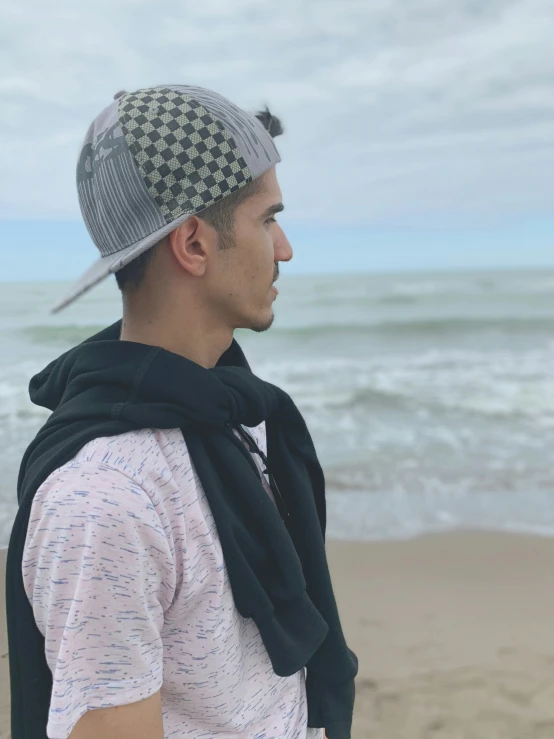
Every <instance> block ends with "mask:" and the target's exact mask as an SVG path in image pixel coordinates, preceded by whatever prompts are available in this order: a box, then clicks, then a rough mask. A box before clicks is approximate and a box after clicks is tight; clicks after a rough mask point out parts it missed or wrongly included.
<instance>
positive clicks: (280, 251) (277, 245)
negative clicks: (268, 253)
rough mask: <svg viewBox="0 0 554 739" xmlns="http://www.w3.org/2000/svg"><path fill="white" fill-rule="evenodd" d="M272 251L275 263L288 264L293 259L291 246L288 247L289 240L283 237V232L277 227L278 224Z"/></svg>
mask: <svg viewBox="0 0 554 739" xmlns="http://www.w3.org/2000/svg"><path fill="white" fill-rule="evenodd" d="M274 249H275V261H276V262H290V260H291V259H292V257H293V251H292V246H291V245H290V242H289V240H288V239H287V237H286V236H285V232H284V231H283V229H282V228H281V226H279V224H277V233H276V234H275V241H274Z"/></svg>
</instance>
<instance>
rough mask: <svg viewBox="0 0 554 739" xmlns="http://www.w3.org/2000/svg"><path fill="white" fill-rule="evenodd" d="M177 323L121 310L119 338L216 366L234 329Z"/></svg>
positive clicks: (231, 337) (198, 362)
mask: <svg viewBox="0 0 554 739" xmlns="http://www.w3.org/2000/svg"><path fill="white" fill-rule="evenodd" d="M176 323H177V322H176V321H171V320H166V321H155V320H149V321H144V320H137V319H136V318H135V317H134V316H132V315H129V314H125V313H124V316H123V321H122V324H121V335H120V337H119V338H120V340H121V341H134V342H136V343H138V344H147V345H149V346H159V347H161V348H162V349H166V350H167V351H169V352H173V353H174V354H179V355H180V356H181V357H185V359H190V360H191V361H192V362H196V364H199V365H200V366H201V367H205V368H206V369H210V368H212V367H215V366H216V364H217V363H218V361H219V359H220V357H221V355H222V354H223V353H224V352H225V351H226V350H227V349H228V348H229V346H230V345H231V343H232V341H233V333H232V331H230V330H229V329H224V328H219V330H211V331H210V330H208V329H207V328H206V327H201V326H199V325H198V324H196V325H190V324H188V325H180V326H178V327H177V325H176Z"/></svg>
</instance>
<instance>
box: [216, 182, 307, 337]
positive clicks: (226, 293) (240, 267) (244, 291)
mask: <svg viewBox="0 0 554 739" xmlns="http://www.w3.org/2000/svg"><path fill="white" fill-rule="evenodd" d="M262 184H263V188H262V190H261V192H260V193H259V194H257V195H253V196H252V197H250V198H248V199H247V200H245V201H244V202H243V203H241V204H240V205H239V206H238V207H237V209H236V211H235V225H234V235H233V241H234V246H232V247H231V248H229V249H225V250H220V251H218V252H217V253H216V255H215V259H214V260H213V261H212V264H211V267H210V276H209V291H210V302H211V303H212V306H213V307H214V308H215V309H216V310H217V312H218V315H219V316H221V319H222V320H223V321H224V322H225V323H226V324H228V325H230V327H231V328H232V329H233V330H234V329H236V328H249V329H252V330H253V331H266V330H267V329H268V328H269V327H270V326H271V324H272V323H273V319H274V314H273V303H274V301H275V298H276V297H277V291H276V288H274V287H273V286H272V285H273V282H275V280H276V279H277V275H278V274H279V267H278V263H279V262H288V261H290V259H292V248H291V246H290V244H289V242H288V240H287V237H286V236H285V234H284V232H283V230H282V229H281V227H280V226H279V224H278V223H277V222H276V220H275V215H276V213H277V212H279V211H280V210H282V195H281V189H280V187H279V184H278V182H277V176H276V173H275V169H272V170H270V171H269V172H266V174H265V175H263V177H262Z"/></svg>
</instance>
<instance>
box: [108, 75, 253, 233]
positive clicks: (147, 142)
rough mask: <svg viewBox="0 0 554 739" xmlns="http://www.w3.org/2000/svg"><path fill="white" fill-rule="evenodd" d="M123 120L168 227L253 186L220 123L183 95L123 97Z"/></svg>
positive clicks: (150, 92)
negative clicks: (181, 218) (186, 215)
mask: <svg viewBox="0 0 554 739" xmlns="http://www.w3.org/2000/svg"><path fill="white" fill-rule="evenodd" d="M119 120H120V123H121V126H122V129H123V133H124V135H125V139H126V141H127V145H128V147H129V151H130V152H131V154H132V155H133V157H134V159H135V161H136V163H137V166H138V168H139V171H140V173H141V175H142V178H143V180H144V182H145V184H146V187H147V188H148V191H149V192H150V194H151V195H152V197H153V198H154V199H155V201H156V203H157V204H158V206H159V208H160V210H161V212H162V215H163V216H164V218H165V220H166V222H167V223H171V222H172V221H174V220H175V219H176V218H178V217H179V216H181V215H183V214H185V213H190V214H194V213H198V212H200V211H202V210H204V209H205V208H207V207H208V206H210V205H212V204H213V203H215V202H217V201H218V200H221V199H222V198H224V197H225V196H226V195H229V194H230V193H232V192H234V191H235V190H238V189H239V188H240V187H243V186H244V185H246V184H247V183H248V182H251V181H252V175H251V173H250V170H249V168H248V166H247V164H246V162H245V160H244V158H243V157H242V154H241V153H240V150H239V149H238V148H237V146H236V144H235V141H234V139H233V137H232V136H231V134H230V133H229V132H228V131H227V129H226V128H225V127H224V125H223V124H222V123H221V121H219V120H218V119H217V118H215V117H214V116H213V115H212V114H211V113H209V112H208V110H207V109H206V108H205V107H204V106H203V105H201V104H200V103H199V102H198V101H196V100H195V99H194V98H192V97H190V96H188V95H186V94H184V93H177V92H174V91H173V90H171V89H169V88H151V89H145V90H139V91H138V92H136V93H133V94H126V95H123V96H122V97H121V98H120V100H119Z"/></svg>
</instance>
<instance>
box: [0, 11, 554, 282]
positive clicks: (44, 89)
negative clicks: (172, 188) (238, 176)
mask: <svg viewBox="0 0 554 739" xmlns="http://www.w3.org/2000/svg"><path fill="white" fill-rule="evenodd" d="M0 29H1V30H0V61H1V63H0V70H1V72H0V94H1V101H0V127H1V141H2V146H1V147H0V171H1V176H0V250H2V251H4V252H5V253H7V254H8V256H7V258H6V257H4V259H3V265H4V266H3V267H2V270H3V272H4V274H3V275H0V279H1V278H2V277H3V278H5V279H20V278H21V277H22V276H25V275H29V274H30V273H29V271H28V270H31V273H32V274H31V276H34V273H35V272H36V274H37V275H40V276H48V277H50V276H61V277H64V278H65V277H68V278H70V277H73V276H75V275H74V274H73V272H74V270H80V269H81V268H84V267H86V265H87V264H88V263H89V262H90V261H91V260H92V259H94V257H95V252H94V247H93V246H92V245H91V243H90V241H89V240H88V238H87V236H86V232H85V231H84V229H83V227H82V226H81V225H80V224H79V209H78V204H77V199H76V194H75V187H74V170H75V161H76V157H77V152H78V149H79V146H80V143H81V141H82V139H83V137H84V134H85V132H86V129H87V128H88V126H89V124H90V122H91V121H92V119H93V118H94V117H95V116H96V115H97V113H98V112H99V111H100V110H102V109H103V108H104V107H105V106H106V105H108V104H109V102H110V100H111V99H112V96H113V94H114V93H115V92H117V91H118V90H120V89H127V90H132V89H135V88H138V87H144V86H148V85H152V84H164V83H192V84H199V85H203V86H206V87H213V88H214V89H217V90H218V91H219V92H221V93H223V94H225V95H227V96H228V97H230V98H231V99H232V100H233V101H235V102H237V103H238V104H240V105H242V106H243V107H246V108H249V109H255V108H257V107H259V106H260V105H263V104H265V103H267V104H268V105H269V106H270V108H271V109H272V110H273V112H275V113H276V114H277V115H279V116H280V117H281V118H282V120H283V122H284V124H285V127H286V135H285V136H284V137H282V138H281V139H280V140H279V148H280V151H281V154H282V156H283V163H282V164H281V165H279V170H278V172H279V177H280V182H281V186H282V190H283V193H284V198H285V204H286V208H287V210H286V216H283V218H282V222H283V223H284V225H286V227H287V228H288V229H289V230H290V233H291V234H292V236H293V241H294V242H295V246H296V255H297V258H296V259H295V262H296V264H297V265H298V269H302V270H304V271H306V270H307V271H309V270H310V268H315V269H320V268H321V269H329V268H331V269H332V268H335V267H336V268H341V269H358V268H375V269H381V268H382V269H389V268H398V269H403V268H406V269H410V268H416V267H421V268H424V267H434V268H442V267H463V266H480V265H485V266H487V265H488V266H495V265H498V266H510V265H511V266H513V265H518V264H530V265H532V264H554V207H553V206H554V196H553V193H554V43H553V42H552V39H553V34H554V1H553V0H417V1H415V0H279V2H276V1H275V0H273V1H272V2H269V0H202V2H200V3H198V2H189V1H188V0H158V1H157V2H155V3H154V2H152V0H144V1H143V0H109V1H108V0H86V1H84V0H83V2H79V3H76V2H75V1H74V0H71V2H69V1H68V0H57V1H56V3H55V4H54V3H53V2H45V1H44V0H2V3H1V4H0ZM304 245H305V249H304V250H303V246H304ZM337 245H339V246H340V248H339V249H337ZM347 247H350V248H347ZM22 255H24V256H25V259H22ZM24 263H25V270H26V271H25V273H24V274H23V266H22V265H23V264H24ZM30 265H32V266H30ZM291 267H292V265H291ZM33 270H34V271H33Z"/></svg>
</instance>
